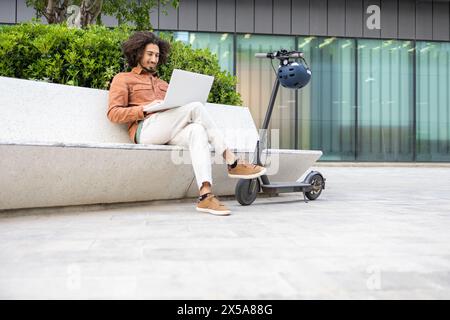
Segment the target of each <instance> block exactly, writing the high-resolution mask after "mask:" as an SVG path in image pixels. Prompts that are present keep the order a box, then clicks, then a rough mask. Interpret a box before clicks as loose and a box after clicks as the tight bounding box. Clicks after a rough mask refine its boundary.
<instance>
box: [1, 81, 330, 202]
mask: <svg viewBox="0 0 450 320" xmlns="http://www.w3.org/2000/svg"><path fill="white" fill-rule="evenodd" d="M0 92H1V94H0V210H2V209H14V208H28V207H49V206H66V205H79V204H94V203H113V202H129V201H146V200H156V199H175V198H183V197H191V196H196V195H197V190H196V183H195V177H194V173H193V170H192V166H191V164H190V157H189V152H188V151H187V150H186V149H184V148H181V147H178V146H169V145H148V144H143V145H136V144H133V143H130V140H129V138H128V132H127V126H126V125H119V124H115V123H111V122H110V121H109V120H108V119H107V117H106V109H107V101H108V91H105V90H97V89H89V88H81V87H73V86H66V85H59V84H50V83H45V82H37V81H29V80H22V79H14V78H6V77H0ZM206 107H207V110H208V111H210V113H211V115H212V117H213V118H214V119H215V120H216V123H217V125H218V126H219V128H221V129H222V130H223V132H224V134H225V140H226V142H227V144H228V146H229V147H230V148H231V149H233V150H235V151H236V152H237V153H238V154H239V155H240V156H242V157H246V158H247V159H252V155H253V151H254V147H255V143H256V141H257V139H258V133H257V130H256V127H255V124H254V122H253V119H252V117H251V114H250V112H249V110H248V108H245V107H237V106H225V105H217V104H207V105H206ZM238 137H239V138H238ZM211 152H213V150H212V148H211ZM270 154H271V155H272V157H271V162H272V163H271V165H269V166H268V172H269V175H272V176H273V178H274V180H277V181H289V180H296V179H297V178H299V177H300V176H301V175H302V174H303V173H304V172H305V171H306V170H307V169H308V168H309V167H310V166H311V165H312V164H313V163H314V162H315V161H316V160H317V159H318V158H319V157H320V156H321V154H322V153H321V152H320V151H303V150H272V151H271V152H270ZM213 155H214V154H213ZM212 168H213V183H214V191H215V193H216V194H218V195H232V194H234V188H235V184H236V180H234V179H229V178H228V177H227V174H226V167H225V165H224V163H223V159H222V158H221V157H220V156H219V155H214V157H213V166H212ZM278 169H279V170H278Z"/></svg>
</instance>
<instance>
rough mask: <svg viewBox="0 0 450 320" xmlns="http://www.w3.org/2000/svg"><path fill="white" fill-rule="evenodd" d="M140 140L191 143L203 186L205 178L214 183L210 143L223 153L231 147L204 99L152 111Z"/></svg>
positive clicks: (190, 148) (198, 177) (145, 121)
mask: <svg viewBox="0 0 450 320" xmlns="http://www.w3.org/2000/svg"><path fill="white" fill-rule="evenodd" d="M138 142H139V143H145V144H171V145H179V146H183V147H187V148H188V149H189V152H190V155H191V161H192V166H193V168H194V174H195V178H196V180H197V185H198V188H199V189H200V187H201V186H202V183H203V182H210V183H211V184H212V176H211V152H210V149H209V144H208V143H211V145H212V146H214V148H215V152H216V154H219V155H222V154H223V152H224V151H225V149H227V146H226V145H225V142H224V138H223V135H222V133H221V132H220V130H219V129H218V127H217V125H216V124H215V122H214V121H213V119H212V118H211V116H210V115H209V113H208V111H206V109H205V106H204V105H203V104H202V103H200V102H192V103H189V104H187V105H184V106H181V107H178V108H174V109H170V110H166V111H162V112H158V113H154V114H152V115H151V116H150V117H148V118H147V119H145V120H144V123H143V124H142V129H141V133H140V136H139V137H138Z"/></svg>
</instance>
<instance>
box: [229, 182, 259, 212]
mask: <svg viewBox="0 0 450 320" xmlns="http://www.w3.org/2000/svg"><path fill="white" fill-rule="evenodd" d="M258 192H259V181H258V179H239V181H238V182H237V184H236V189H235V192H234V196H235V197H236V200H237V202H239V203H240V204H241V205H243V206H248V205H251V204H252V203H253V201H255V199H256V196H257V194H258Z"/></svg>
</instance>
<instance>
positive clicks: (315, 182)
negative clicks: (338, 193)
mask: <svg viewBox="0 0 450 320" xmlns="http://www.w3.org/2000/svg"><path fill="white" fill-rule="evenodd" d="M323 183H324V181H323V177H322V175H321V174H318V173H317V174H315V175H313V176H312V177H311V185H312V190H311V191H308V192H305V196H306V197H307V198H308V199H309V200H316V199H317V198H318V197H319V196H320V194H321V193H322V190H323Z"/></svg>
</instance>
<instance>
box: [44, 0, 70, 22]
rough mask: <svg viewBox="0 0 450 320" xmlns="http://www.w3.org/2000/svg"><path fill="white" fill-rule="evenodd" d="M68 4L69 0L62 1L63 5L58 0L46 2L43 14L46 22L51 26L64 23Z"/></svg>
mask: <svg viewBox="0 0 450 320" xmlns="http://www.w3.org/2000/svg"><path fill="white" fill-rule="evenodd" d="M68 4H69V0H64V2H63V3H60V1H59V0H48V3H47V8H46V10H45V12H43V14H44V16H45V18H46V19H47V22H48V23H49V24H52V23H61V22H63V21H65V20H66V10H67V5H68Z"/></svg>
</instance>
